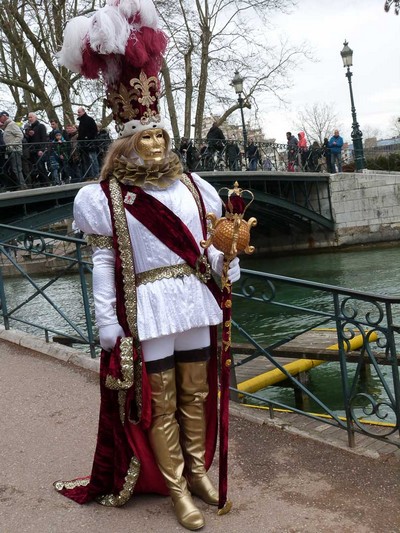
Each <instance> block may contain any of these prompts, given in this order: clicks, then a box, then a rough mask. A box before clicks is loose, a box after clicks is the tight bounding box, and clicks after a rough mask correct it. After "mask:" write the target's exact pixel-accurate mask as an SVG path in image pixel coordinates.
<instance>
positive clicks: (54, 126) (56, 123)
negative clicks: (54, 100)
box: [48, 118, 69, 142]
mask: <svg viewBox="0 0 400 533" xmlns="http://www.w3.org/2000/svg"><path fill="white" fill-rule="evenodd" d="M50 127H51V130H50V131H49V133H48V136H49V141H50V142H53V141H54V139H55V137H56V131H60V132H61V135H62V138H63V139H64V141H69V137H68V133H67V131H66V130H65V129H63V128H62V126H61V124H60V123H59V121H58V119H57V118H52V119H51V120H50Z"/></svg>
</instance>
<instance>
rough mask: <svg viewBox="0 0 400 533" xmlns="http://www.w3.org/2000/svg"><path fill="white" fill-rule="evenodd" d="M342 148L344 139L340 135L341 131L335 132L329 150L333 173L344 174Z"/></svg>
mask: <svg viewBox="0 0 400 533" xmlns="http://www.w3.org/2000/svg"><path fill="white" fill-rule="evenodd" d="M342 146H343V139H342V137H341V136H340V135H339V130H335V131H334V132H333V135H332V137H331V138H330V139H329V148H330V150H331V166H332V169H331V170H332V172H333V173H334V172H336V171H337V172H342ZM336 167H337V170H336Z"/></svg>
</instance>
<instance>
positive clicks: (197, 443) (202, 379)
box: [175, 347, 218, 505]
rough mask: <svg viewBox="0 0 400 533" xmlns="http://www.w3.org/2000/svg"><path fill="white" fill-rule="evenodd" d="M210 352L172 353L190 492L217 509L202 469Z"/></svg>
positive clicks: (216, 495)
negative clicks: (173, 355) (173, 354)
mask: <svg viewBox="0 0 400 533" xmlns="http://www.w3.org/2000/svg"><path fill="white" fill-rule="evenodd" d="M209 355H210V348H209V347H207V348H201V349H198V350H189V351H185V352H183V351H182V352H175V367H176V387H177V401H178V404H177V408H178V420H179V425H180V427H181V445H182V449H183V453H184V456H185V476H186V479H187V481H188V486H189V490H190V492H191V493H192V494H194V495H196V496H198V497H199V498H201V499H202V500H203V501H204V502H206V503H208V504H209V505H218V491H217V490H216V489H215V488H214V486H213V485H212V483H211V481H210V479H209V477H208V475H207V473H206V469H205V442H206V420H205V411H204V404H205V401H206V399H207V395H208V381H207V370H208V359H209Z"/></svg>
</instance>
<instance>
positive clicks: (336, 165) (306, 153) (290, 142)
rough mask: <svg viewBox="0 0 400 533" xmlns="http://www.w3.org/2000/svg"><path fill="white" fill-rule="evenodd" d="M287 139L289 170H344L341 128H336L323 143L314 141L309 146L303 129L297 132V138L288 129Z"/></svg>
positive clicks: (333, 171) (330, 171) (332, 172)
mask: <svg viewBox="0 0 400 533" xmlns="http://www.w3.org/2000/svg"><path fill="white" fill-rule="evenodd" d="M286 139H287V170H288V171H289V172H295V171H299V170H300V171H303V172H329V173H330V174H334V173H335V172H342V147H343V139H342V137H341V136H340V135H339V130H335V131H334V132H333V135H332V137H331V138H330V139H328V138H327V137H325V138H324V141H323V143H322V145H320V144H319V143H318V142H317V141H314V142H313V143H312V144H311V145H310V146H309V145H308V143H307V139H306V136H305V133H304V132H303V131H300V132H299V133H298V134H297V139H296V137H295V136H294V135H292V133H291V132H290V131H288V132H287V133H286Z"/></svg>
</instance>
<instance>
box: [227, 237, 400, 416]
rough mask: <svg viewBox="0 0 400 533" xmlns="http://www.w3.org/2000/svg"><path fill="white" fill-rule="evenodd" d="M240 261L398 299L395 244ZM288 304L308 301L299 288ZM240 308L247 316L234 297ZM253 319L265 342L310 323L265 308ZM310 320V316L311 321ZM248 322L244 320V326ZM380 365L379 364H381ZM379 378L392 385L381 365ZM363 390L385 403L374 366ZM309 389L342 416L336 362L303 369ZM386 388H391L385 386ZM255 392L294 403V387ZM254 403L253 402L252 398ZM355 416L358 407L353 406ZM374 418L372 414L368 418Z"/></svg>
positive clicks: (399, 251)
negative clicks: (309, 369) (306, 369)
mask: <svg viewBox="0 0 400 533" xmlns="http://www.w3.org/2000/svg"><path fill="white" fill-rule="evenodd" d="M241 264H242V266H243V267H244V268H248V269H251V270H258V271H265V272H269V273H273V274H279V275H282V276H288V277H292V278H298V279H306V280H309V281H315V282H318V283H325V284H329V285H336V286H339V287H345V288H349V289H353V290H359V291H363V292H369V293H373V294H376V295H387V296H395V297H400V268H399V265H400V245H391V246H387V247H382V246H378V247H366V248H364V249H363V248H357V249H353V250H349V251H345V252H343V251H342V252H333V253H313V254H307V255H295V256H288V257H263V258H257V257H252V256H249V257H243V259H242V261H241ZM291 303H292V304H297V305H303V306H305V307H307V306H308V305H309V304H311V303H312V302H310V301H308V299H307V296H306V295H305V292H304V293H303V292H302V291H299V292H298V293H297V294H296V295H294V298H293V299H292V301H291ZM236 305H237V306H241V307H242V308H241V310H240V313H241V315H242V314H245V315H246V314H247V315H250V316H251V306H249V302H246V301H243V300H241V301H238V302H237V303H236ZM393 311H394V321H395V323H400V309H396V307H394V309H393ZM254 320H258V322H257V327H256V328H255V330H256V331H257V332H258V333H259V339H260V340H263V341H265V342H266V343H267V344H269V343H272V342H275V341H277V340H279V339H281V338H282V337H283V336H285V334H287V332H288V331H290V330H296V329H301V328H302V327H303V328H305V327H307V326H309V325H310V319H309V318H305V317H302V315H301V314H287V313H285V312H282V311H277V312H276V311H274V310H273V309H272V310H271V306H266V314H265V316H262V317H260V316H258V317H256V316H254ZM311 321H312V319H311ZM249 326H250V324H249ZM381 368H382V367H381ZM355 369H356V365H355V364H349V365H348V378H349V383H350V382H351V379H352V377H353V375H354V373H355ZM382 374H383V377H384V378H386V379H387V381H388V383H392V378H391V368H390V367H389V366H384V367H383V368H382ZM364 386H366V389H367V390H368V392H369V393H371V394H373V395H374V396H376V397H379V398H380V400H382V401H385V400H386V399H387V395H386V393H385V392H384V390H383V388H382V384H381V381H380V379H379V378H378V376H377V375H376V373H375V372H374V370H372V371H371V373H370V374H369V375H368V376H367V383H366V384H365V385H364ZM308 388H309V390H310V391H311V392H312V393H313V394H314V395H315V396H317V397H318V398H319V399H320V400H321V401H322V402H323V403H325V404H326V405H328V406H329V407H330V408H331V409H332V410H333V411H335V412H337V413H338V414H339V415H344V411H343V395H342V383H341V374H340V368H339V363H336V362H332V363H324V364H322V365H320V366H318V367H316V368H313V369H312V370H311V371H310V372H309V384H308ZM390 388H392V387H391V386H390ZM257 395H259V396H261V397H264V398H269V399H271V400H275V401H278V402H281V403H283V404H286V405H288V406H294V405H295V398H294V391H293V388H292V387H289V386H281V385H279V386H271V387H268V388H267V389H265V390H261V391H259V392H258V393H257ZM254 403H257V402H254ZM308 410H309V411H312V412H317V413H320V412H323V410H322V409H321V408H320V407H319V406H318V405H317V404H316V403H315V402H314V401H312V400H309V402H308ZM356 411H357V412H359V413H360V414H362V412H361V405H360V409H357V410H356ZM386 412H387V419H386V421H394V415H393V413H392V411H391V410H390V409H388V410H387V411H386ZM373 418H374V417H373Z"/></svg>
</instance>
